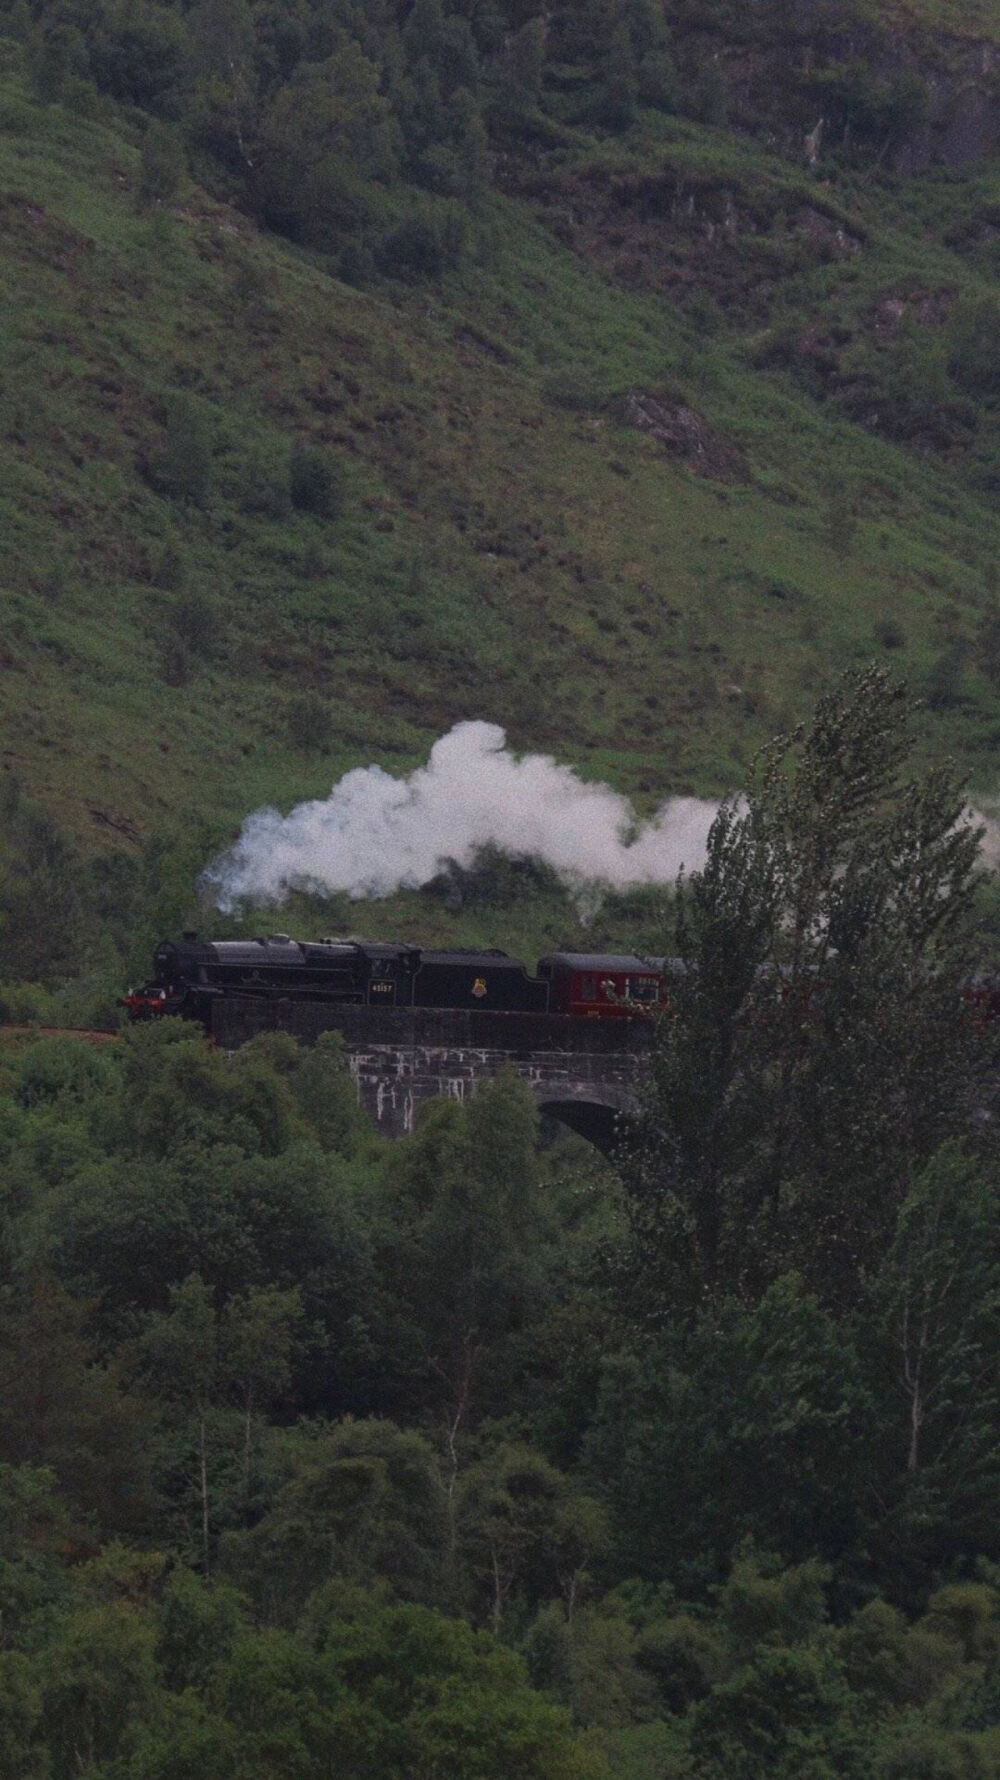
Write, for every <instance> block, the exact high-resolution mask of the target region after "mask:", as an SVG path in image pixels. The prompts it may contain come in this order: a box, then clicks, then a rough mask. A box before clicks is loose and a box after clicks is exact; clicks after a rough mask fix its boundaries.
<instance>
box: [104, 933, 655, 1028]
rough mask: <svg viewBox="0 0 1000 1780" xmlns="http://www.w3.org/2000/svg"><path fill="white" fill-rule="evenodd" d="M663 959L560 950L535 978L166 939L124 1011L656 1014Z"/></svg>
mask: <svg viewBox="0 0 1000 1780" xmlns="http://www.w3.org/2000/svg"><path fill="white" fill-rule="evenodd" d="M663 985H664V971H663V960H662V959H648V958H638V957H635V956H633V955H632V954H630V953H600V952H550V953H548V954H547V955H546V956H545V957H544V958H540V959H539V961H538V974H537V976H534V977H532V976H529V974H528V972H527V970H526V969H525V966H524V964H523V963H522V962H521V960H520V959H519V958H512V957H510V956H509V955H508V953H506V952H501V951H495V950H487V951H481V952H476V951H450V952H447V951H425V950H423V949H422V948H421V947H418V946H408V945H400V944H394V943H391V942H385V941H369V940H358V939H323V940H294V939H290V938H289V937H288V935H287V934H284V933H272V934H268V935H267V936H266V937H261V938H258V939H251V940H202V939H200V938H199V936H198V935H197V934H196V933H186V934H185V935H184V937H183V939H182V940H180V941H179V942H175V941H171V940H164V941H162V942H161V944H160V945H158V946H157V948H156V951H155V953H154V959H153V977H152V980H151V981H150V982H148V983H145V984H143V985H142V987H141V988H139V989H133V990H130V992H129V994H128V995H127V996H125V997H124V998H123V1001H122V1005H123V1006H124V1007H125V1008H126V1009H127V1011H128V1015H129V1018H130V1019H132V1020H149V1019H156V1018H158V1017H162V1016H164V1015H169V1014H175V1015H180V1016H181V1017H182V1018H184V1019H193V1020H198V1021H199V1022H200V1023H201V1024H202V1025H203V1026H204V1027H205V1029H206V1031H209V1032H210V1031H211V1030H212V1008H213V1004H215V1003H216V1002H218V1000H219V999H220V997H228V998H231V997H245V996H255V997H262V998H264V999H265V1000H274V1001H282V1002H290V1003H302V1002H324V1003H341V1004H348V1005H351V1004H353V1005H354V1006H367V1007H381V1008H393V1007H400V1008H405V1007H416V1008H440V1009H450V1010H455V1009H476V1010H478V1011H481V1012H484V1013H489V1012H494V1013H541V1014H557V1015H563V1016H565V1017H568V1018H570V1019H595V1018H597V1019H609V1018H610V1019H622V1018H635V1017H637V1016H643V1015H645V1016H648V1015H650V1014H652V1013H655V1012H656V1010H657V1008H659V1007H661V1006H663V1005H664V992H663Z"/></svg>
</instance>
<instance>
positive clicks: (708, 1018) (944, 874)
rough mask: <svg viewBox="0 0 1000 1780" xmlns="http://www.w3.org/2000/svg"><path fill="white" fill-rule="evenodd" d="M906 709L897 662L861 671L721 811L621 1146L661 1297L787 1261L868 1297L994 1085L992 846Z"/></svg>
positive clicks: (645, 1260) (717, 1288)
mask: <svg viewBox="0 0 1000 1780" xmlns="http://www.w3.org/2000/svg"><path fill="white" fill-rule="evenodd" d="M909 716H910V712H909V707H908V704H907V702H906V699H905V697H904V695H903V693H902V691H901V690H900V689H899V688H898V687H896V686H894V685H893V683H892V682H891V681H890V680H889V678H888V677H887V675H886V674H885V673H884V672H883V671H882V670H880V669H877V668H871V669H868V670H865V671H863V672H862V671H852V672H851V673H849V674H847V675H846V676H845V677H844V679H843V680H842V682H841V684H840V685H839V687H838V688H837V689H836V691H834V692H833V693H831V694H830V695H828V696H827V697H825V698H824V699H822V700H821V701H820V704H819V706H818V708H817V711H816V715H815V717H814V719H813V722H812V724H811V726H810V727H809V729H808V730H807V731H805V732H804V733H801V734H797V735H796V736H794V737H790V738H783V739H780V740H779V741H778V742H777V743H775V744H774V745H773V747H772V748H770V749H769V750H767V751H766V752H765V753H764V755H763V756H762V758H761V759H760V761H759V762H758V764H757V767H756V769H755V772H754V774H753V776H752V779H751V783H750V787H749V789H748V792H747V795H746V798H745V800H743V801H740V802H729V803H726V804H724V805H723V806H722V809H721V810H720V813H719V816H718V818H717V820H716V822H715V825H714V827H713V830H712V834H711V838H710V841H709V854H708V862H707V864H706V866H705V869H704V871H703V872H701V873H699V874H697V875H696V876H695V877H694V878H693V879H692V880H691V882H690V884H689V885H687V886H686V887H685V888H684V889H683V890H682V893H681V896H680V920H679V936H678V949H679V953H680V960H681V963H680V968H679V970H678V971H677V972H676V973H675V975H674V978H673V981H672V984H671V1017H670V1018H669V1019H666V1020H664V1021H663V1022H662V1024H661V1027H660V1034H659V1038H660V1042H659V1045H658V1048H657V1053H656V1057H655V1061H654V1070H653V1086H652V1092H651V1096H650V1102H649V1107H648V1114H647V1118H646V1121H645V1127H644V1130H642V1131H641V1132H640V1135H639V1139H638V1141H637V1143H636V1146H635V1148H634V1151H633V1153H632V1155H631V1156H629V1157H627V1158H626V1161H625V1175H624V1179H625V1188H626V1193H627V1197H628V1203H629V1206H630V1210H631V1215H632V1220H633V1225H634V1230H635V1247H634V1252H633V1256H632V1261H631V1266H632V1268H633V1270H634V1272H635V1273H637V1274H638V1276H639V1280H640V1282H641V1281H645V1282H646V1285H647V1287H648V1290H649V1293H650V1297H649V1298H648V1300H647V1303H648V1307H649V1309H650V1310H653V1309H654V1307H656V1306H659V1307H664V1306H665V1305H667V1304H671V1303H674V1304H676V1303H678V1302H679V1301H681V1300H684V1301H686V1302H687V1303H688V1304H696V1303H697V1302H698V1301H699V1300H701V1299H704V1297H706V1296H709V1297H711V1296H715V1295H725V1294H726V1293H730V1292H737V1293H749V1294H759V1293H760V1291H761V1290H762V1289H764V1288H765V1287H766V1285H767V1282H768V1281H769V1280H770V1279H773V1278H774V1277H775V1276H776V1275H777V1274H779V1273H781V1272H783V1271H786V1270H787V1269H788V1268H789V1267H790V1266H792V1267H796V1268H797V1269H798V1270H799V1271H800V1272H801V1273H802V1274H803V1275H804V1276H805V1278H806V1279H807V1281H808V1283H809V1284H810V1285H812V1286H814V1287H815V1289H816V1290H817V1291H819V1292H820V1293H821V1294H822V1295H823V1296H824V1297H825V1298H826V1299H827V1300H834V1299H841V1300H842V1299H844V1298H850V1297H851V1296H853V1295H855V1294H856V1292H857V1282H858V1279H859V1276H860V1273H861V1271H862V1270H863V1269H865V1268H870V1267H872V1266H873V1265H876V1264H877V1262H878V1259H879V1258H880V1256H881V1255H882V1254H883V1253H884V1252H885V1249H886V1247H887V1246H888V1243H889V1242H890V1241H891V1234H892V1226H893V1219H894V1212H895V1208H896V1207H897V1206H898V1204H899V1203H900V1200H901V1199H902V1198H903V1197H904V1196H905V1194H906V1192H907V1191H908V1189H909V1187H910V1186H911V1184H912V1182H913V1180H914V1179H915V1177H916V1175H917V1173H918V1172H919V1170H920V1168H921V1167H922V1165H923V1163H924V1162H925V1161H926V1160H927V1158H928V1157H929V1156H930V1155H931V1154H933V1152H934V1150H935V1149H936V1148H937V1147H938V1145H939V1144H940V1143H941V1142H942V1141H943V1140H944V1139H945V1138H946V1137H948V1136H949V1135H950V1134H952V1133H955V1132H957V1131H960V1130H962V1129H963V1127H964V1126H965V1125H966V1124H967V1122H968V1118H969V1114H970V1112H971V1109H972V1108H973V1107H974V1106H975V1105H976V1104H977V1102H978V1103H980V1104H982V1103H983V1101H984V1099H985V1098H987V1097H988V1092H987V1082H988V1076H989V1072H990V1069H991V1067H992V1065H991V1055H990V1054H991V1046H990V1044H989V1043H988V1042H983V1040H982V1038H981V1036H980V1035H978V1034H977V1033H976V1032H975V1031H974V1030H973V1023H972V1022H971V1021H970V1020H968V1019H966V1018H963V1014H962V1001H961V987H962V982H963V978H964V975H965V973H966V972H967V970H968V959H969V946H968V929H969V911H970V906H971V901H972V896H973V887H974V870H975V863H976V855H977V848H978V837H977V834H976V832H975V831H974V830H973V829H972V828H971V827H970V826H968V824H966V823H963V821H962V820H961V818H962V811H963V803H962V794H961V789H960V786H959V783H958V781H957V779H956V777H955V775H954V773H953V772H952V770H951V769H950V768H949V767H947V766H942V767H936V768H933V769H931V770H930V771H929V772H926V773H924V774H921V775H915V776H911V772H910V767H909ZM633 1302H634V1299H633Z"/></svg>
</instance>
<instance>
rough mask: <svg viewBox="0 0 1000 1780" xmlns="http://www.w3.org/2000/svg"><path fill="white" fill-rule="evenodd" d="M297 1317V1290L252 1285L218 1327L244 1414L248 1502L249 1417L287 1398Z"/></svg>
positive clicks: (299, 1309)
mask: <svg viewBox="0 0 1000 1780" xmlns="http://www.w3.org/2000/svg"><path fill="white" fill-rule="evenodd" d="M301 1321H302V1298H301V1295H300V1293H299V1292H298V1291H297V1290H296V1291H291V1292H280V1291H275V1290H274V1288H273V1287H262V1286H251V1288H250V1290H249V1291H248V1292H247V1293H246V1295H245V1296H242V1297H234V1298H230V1299H229V1301H228V1303H227V1304H226V1306H225V1309H224V1312H223V1315H222V1319H221V1327H220V1341H221V1348H222V1355H221V1366H222V1370H223V1374H224V1376H225V1377H226V1379H227V1380H228V1381H229V1385H230V1389H231V1390H233V1391H234V1393H235V1395H236V1396H237V1398H238V1399H239V1404H240V1409H241V1411H242V1414H243V1493H244V1496H245V1497H246V1500H247V1502H249V1500H250V1486H251V1469H252V1461H253V1421H254V1415H255V1414H257V1413H259V1412H261V1411H263V1410H266V1409H267V1408H268V1406H269V1405H270V1404H271V1403H273V1402H276V1401H277V1400H279V1399H280V1398H281V1397H283V1396H286V1395H287V1393H288V1391H289V1388H290V1386H291V1382H292V1356H293V1353H294V1350H295V1344H296V1339H297V1331H298V1327H299V1325H300V1323H301Z"/></svg>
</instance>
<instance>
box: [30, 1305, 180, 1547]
mask: <svg viewBox="0 0 1000 1780" xmlns="http://www.w3.org/2000/svg"><path fill="white" fill-rule="evenodd" d="M85 1321H86V1307H85V1306H83V1305H81V1304H77V1303H74V1301H73V1300H72V1299H71V1298H69V1297H68V1296H67V1294H66V1293H65V1292H63V1291H61V1290H60V1289H59V1287H58V1286H56V1285H55V1284H53V1283H52V1282H51V1281H49V1280H45V1279H43V1278H36V1279H34V1280H32V1281H31V1283H30V1284H29V1285H28V1286H26V1287H25V1288H24V1289H23V1290H21V1291H18V1292H17V1294H16V1295H15V1294H10V1295H8V1297H7V1301H6V1303H5V1304H4V1307H3V1315H2V1317H0V1460H2V1461H3V1462H4V1463H6V1464H10V1465H17V1466H30V1467H47V1468H49V1469H50V1470H51V1472H52V1474H53V1476H54V1477H55V1478H56V1479H57V1480H58V1483H59V1487H60V1489H61V1490H62V1492H63V1495H64V1499H65V1500H66V1502H67V1503H68V1504H69V1505H71V1507H72V1509H73V1510H74V1511H75V1513H76V1514H77V1515H78V1516H79V1517H80V1518H81V1520H83V1519H86V1518H89V1519H92V1521H93V1523H94V1524H95V1525H96V1526H99V1527H101V1528H102V1529H104V1530H105V1531H106V1532H126V1533H127V1532H133V1533H134V1532H137V1531H140V1530H141V1529H142V1528H143V1527H144V1526H145V1525H146V1524H148V1518H149V1516H150V1514H151V1511H152V1500H151V1484H150V1475H149V1462H148V1457H147V1454H146V1453H145V1451H144V1441H143V1435H144V1416H143V1409H142V1405H141V1404H140V1402H139V1401H138V1400H137V1399H136V1398H135V1397H134V1396H129V1395H128V1394H127V1393H126V1392H125V1391H124V1390H123V1388H122V1384H121V1380H120V1376H119V1373H118V1370H117V1369H115V1368H109V1367H107V1366H104V1365H100V1364H98V1363H97V1360H96V1357H95V1353H94V1347H93V1344H92V1342H90V1341H88V1339H87V1337H86V1334H85V1327H84V1325H85Z"/></svg>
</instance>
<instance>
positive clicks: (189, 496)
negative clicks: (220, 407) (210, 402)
mask: <svg viewBox="0 0 1000 1780" xmlns="http://www.w3.org/2000/svg"><path fill="white" fill-rule="evenodd" d="M163 424H164V429H165V437H164V441H163V445H162V446H161V448H160V450H159V451H157V452H154V453H153V454H152V456H151V457H150V459H149V464H148V468H147V472H146V473H147V476H148V479H149V481H150V482H151V483H152V485H153V487H154V488H155V489H156V491H157V493H158V494H163V495H166V496H167V497H168V498H169V499H170V500H178V501H192V502H194V504H195V505H196V506H202V505H204V502H205V500H206V498H207V495H208V491H209V487H210V484H211V479H212V428H211V424H210V421H209V418H208V415H207V413H206V411H205V407H204V404H203V403H201V402H199V401H198V400H197V399H196V398H195V397H194V396H191V395H189V394H188V393H187V391H186V390H175V391H172V392H171V394H170V395H168V396H167V397H166V398H165V400H164V403H163Z"/></svg>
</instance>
